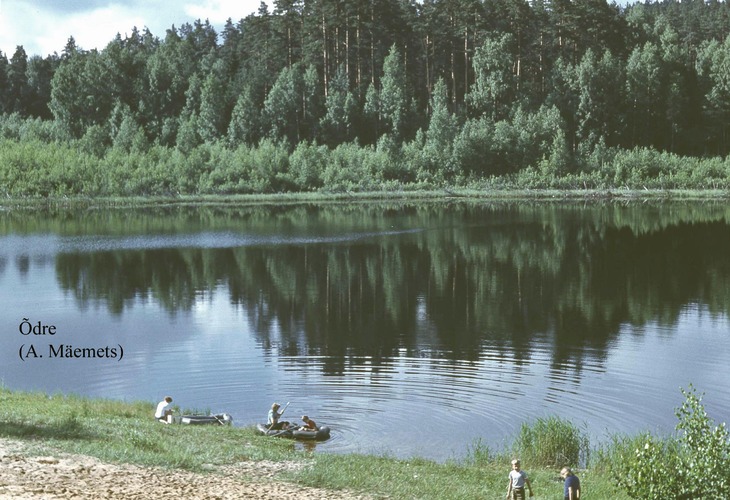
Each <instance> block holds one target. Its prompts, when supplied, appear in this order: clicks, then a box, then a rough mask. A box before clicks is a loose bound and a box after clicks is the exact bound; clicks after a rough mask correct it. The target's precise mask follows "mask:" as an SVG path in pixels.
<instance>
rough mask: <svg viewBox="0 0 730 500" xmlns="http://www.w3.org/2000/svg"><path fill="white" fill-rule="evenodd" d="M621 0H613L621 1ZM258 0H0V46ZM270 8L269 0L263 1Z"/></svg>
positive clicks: (247, 6) (234, 14) (102, 36)
mask: <svg viewBox="0 0 730 500" xmlns="http://www.w3.org/2000/svg"><path fill="white" fill-rule="evenodd" d="M626 2H627V0H619V2H618V3H619V4H626ZM260 3H261V1H260V0H123V1H120V0H0V51H2V52H3V53H4V54H5V55H6V56H7V57H8V58H10V57H12V55H13V54H14V53H15V49H16V46H18V45H22V46H23V48H24V49H25V52H26V53H27V54H28V56H32V55H40V56H42V57H45V56H47V55H49V54H53V53H54V52H58V53H59V54H60V53H61V52H62V51H63V48H64V46H65V45H66V41H67V40H68V38H69V36H71V35H73V37H74V38H75V39H76V45H77V46H79V47H81V48H82V49H86V50H90V49H93V48H98V49H103V48H104V47H105V46H106V45H107V43H109V42H110V41H111V40H112V39H113V38H114V36H115V35H116V34H117V33H120V34H121V35H122V36H124V35H125V34H128V33H130V32H131V30H132V28H133V27H135V26H136V27H137V28H139V29H140V30H141V29H143V28H144V27H147V28H149V30H150V31H151V32H152V34H153V35H155V36H158V37H160V38H164V36H165V30H167V29H168V28H169V27H170V26H172V25H173V24H174V25H175V26H177V27H179V26H180V25H181V24H183V23H186V22H190V23H191V22H193V21H195V20H196V19H208V20H209V21H210V23H211V24H212V25H213V26H214V27H215V28H216V31H217V32H218V33H220V32H221V28H222V27H223V24H224V23H225V21H226V19H228V18H229V17H230V18H231V19H233V20H234V22H235V21H238V20H239V19H241V18H244V17H246V16H247V15H249V14H251V13H253V12H256V11H257V10H258V8H259V5H260ZM266 3H267V4H268V5H269V9H270V10H272V6H273V1H272V0H267V1H266Z"/></svg>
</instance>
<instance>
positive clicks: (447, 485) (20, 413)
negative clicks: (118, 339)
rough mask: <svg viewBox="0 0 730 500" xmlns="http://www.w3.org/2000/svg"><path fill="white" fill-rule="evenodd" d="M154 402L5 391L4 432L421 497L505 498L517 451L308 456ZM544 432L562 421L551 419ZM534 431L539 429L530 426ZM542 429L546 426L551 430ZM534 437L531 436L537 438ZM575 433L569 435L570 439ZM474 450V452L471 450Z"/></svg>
mask: <svg viewBox="0 0 730 500" xmlns="http://www.w3.org/2000/svg"><path fill="white" fill-rule="evenodd" d="M153 410H154V408H153V405H152V404H151V403H148V402H133V403H125V402H120V401H113V400H100V399H87V398H81V397H76V396H69V395H52V396H49V395H46V394H42V393H25V392H13V391H8V390H6V389H2V390H0V437H2V438H10V439H16V440H22V441H23V442H25V443H26V444H27V445H28V447H29V448H28V449H29V450H30V452H31V453H38V454H45V453H49V452H52V451H55V450H60V451H64V452H69V453H78V454H85V455H90V456H94V457H97V458H99V459H101V460H104V461H109V462H122V463H133V464H138V465H148V466H161V467H169V468H182V469H187V470H192V471H198V472H201V473H206V472H205V471H206V470H207V469H208V466H207V464H214V465H223V464H229V463H233V462H238V461H258V460H271V461H285V460H286V461H301V462H303V463H305V464H306V465H307V467H305V468H304V469H303V471H302V472H297V473H286V474H283V475H282V477H281V480H285V481H293V482H297V483H299V484H305V485H310V486H318V487H323V488H329V489H348V490H355V491H363V492H368V493H371V494H375V495H377V496H384V497H385V496H387V497H392V498H413V499H416V498H418V499H464V498H489V499H492V498H495V499H496V498H503V497H504V493H505V491H506V477H507V473H508V472H509V459H510V457H511V454H509V453H507V452H504V451H501V452H497V453H492V452H491V451H490V450H489V449H488V447H487V446H485V445H483V444H481V443H480V442H479V441H475V445H474V446H473V447H472V448H471V449H470V450H468V453H466V454H467V458H465V459H464V460H462V461H459V462H449V463H445V464H441V463H436V462H432V461H429V460H423V459H412V460H396V459H392V458H388V457H378V456H364V455H354V454H353V455H331V454H325V453H314V454H308V453H306V452H303V451H296V450H295V449H294V446H293V443H292V442H291V441H288V440H274V439H270V438H265V437H262V436H257V435H256V434H255V432H254V430H253V428H239V427H221V426H179V425H161V424H159V423H157V422H155V421H154V420H153V419H152V418H151V415H152V413H153ZM543 424H545V425H546V426H547V427H546V429H547V430H545V429H543V431H544V432H547V433H550V432H552V431H551V430H550V429H555V428H556V427H560V422H558V425H557V426H555V425H553V423H551V422H550V421H545V422H543ZM528 429H531V430H535V429H537V430H540V424H539V423H538V425H537V427H529V428H528ZM543 431H541V432H543ZM528 434H529V432H528ZM525 439H528V436H525V433H524V432H523V434H521V435H520V436H518V437H517V439H516V446H518V447H520V446H521V447H526V448H523V449H522V450H520V449H518V450H516V451H515V453H523V454H522V455H521V457H522V459H523V467H524V468H525V470H527V471H528V472H529V473H530V477H531V478H532V483H533V486H534V488H535V491H536V494H537V495H538V497H537V498H555V499H558V498H562V483H560V482H559V481H558V471H559V465H557V464H556V465H551V466H542V467H539V466H536V465H534V463H531V462H530V461H531V460H535V461H537V460H538V458H537V456H535V458H532V459H531V456H532V455H531V453H533V452H534V447H535V446H537V447H540V448H544V447H545V444H544V443H536V442H526V441H525ZM528 440H529V439H528ZM568 440H569V439H568ZM465 451H466V450H465ZM580 477H581V481H582V482H583V485H584V486H583V487H584V489H585V491H586V494H587V493H588V492H590V497H591V498H593V499H602V498H605V499H622V498H628V497H627V496H625V495H623V494H622V493H621V492H619V491H617V490H616V489H615V486H614V485H613V484H612V482H611V480H610V478H609V476H608V474H607V473H605V472H601V471H600V470H591V469H589V470H582V471H581V472H580Z"/></svg>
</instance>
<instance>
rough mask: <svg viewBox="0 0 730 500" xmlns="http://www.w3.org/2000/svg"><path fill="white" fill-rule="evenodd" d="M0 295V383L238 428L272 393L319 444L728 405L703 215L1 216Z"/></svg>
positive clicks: (403, 208) (691, 207)
mask: <svg viewBox="0 0 730 500" xmlns="http://www.w3.org/2000/svg"><path fill="white" fill-rule="evenodd" d="M0 299H1V303H2V311H1V312H0V383H2V384H3V385H4V386H5V387H8V388H11V389H38V390H45V391H50V392H69V393H70V392H73V393H78V394H82V395H89V396H103V397H109V398H118V399H124V400H137V399H146V400H149V401H150V402H156V401H158V400H159V399H161V398H162V397H163V396H164V395H167V394H170V395H172V396H173V397H174V399H175V402H176V403H179V404H180V405H181V406H182V407H184V408H197V409H202V410H205V409H209V410H211V411H214V412H218V411H226V412H229V413H231V414H232V415H233V417H234V420H235V425H240V426H244V425H250V424H253V423H256V422H257V421H263V420H264V419H265V417H266V412H267V410H268V407H269V406H270V405H271V403H272V402H273V401H279V402H281V403H282V404H283V403H286V402H287V401H290V402H291V404H290V406H289V408H288V410H287V414H286V415H287V416H288V417H289V418H290V419H296V418H298V417H299V416H301V415H302V414H303V413H307V414H309V415H310V416H312V417H313V418H314V419H315V420H316V421H317V422H318V423H320V424H329V425H330V426H331V427H332V428H333V437H332V439H331V440H330V441H329V442H326V443H323V444H320V445H318V447H317V449H318V450H322V451H326V452H337V453H339V452H352V451H354V452H367V453H376V454H381V453H382V454H389V455H394V456H398V457H410V456H413V455H418V456H423V457H427V458H433V459H436V460H446V459H449V458H461V457H464V456H465V455H466V453H467V451H468V449H469V447H470V446H472V445H473V444H474V443H475V440H476V439H481V441H482V443H485V444H487V445H489V446H490V447H491V448H497V449H499V448H501V447H502V446H503V445H505V444H506V442H508V441H509V440H510V439H511V438H512V437H514V435H515V433H516V432H517V430H518V429H519V426H520V424H521V423H523V422H526V421H530V420H532V419H535V418H537V417H541V416H549V415H559V416H563V417H567V418H570V419H571V420H573V421H574V422H575V423H576V424H578V425H580V426H581V427H583V428H584V429H585V430H586V431H587V432H588V434H589V435H590V437H591V441H592V442H593V443H596V442H599V441H601V440H603V439H606V438H607V437H608V436H609V435H610V434H612V433H616V432H637V431H640V430H652V431H657V432H669V431H671V430H672V429H673V428H674V425H675V424H676V419H675V417H674V409H675V408H676V407H677V406H679V405H680V404H681V401H682V398H681V393H680V390H679V389H680V387H687V386H688V385H689V384H690V383H692V384H694V386H695V387H696V388H698V389H699V390H700V391H701V392H704V393H705V399H704V402H705V404H706V407H707V409H708V412H709V413H710V416H711V417H712V418H714V419H715V420H717V421H718V422H719V421H727V420H728V416H730V387H729V385H728V383H727V381H728V380H730V363H728V361H727V360H728V359H730V320H729V319H728V308H729V307H730V207H728V206H725V205H722V204H715V203H705V204H701V203H694V204H692V203H662V204H655V203H648V204H647V203H638V202H637V203H628V204H619V203H615V202H612V203H600V204H580V205H578V204H508V203H497V204H490V203H432V204H428V203H424V204H396V203H393V204H388V205H386V204H368V205H365V204H362V205H360V204H352V205H340V204H331V205H327V204H324V205H291V206H236V207H231V206H221V207H214V206H199V207H189V206H175V207H170V208H156V209H138V210H130V209H124V210H116V209H103V210H93V209H89V210H83V211H64V210H54V211H47V212H31V211H6V212H0ZM24 319H27V323H24ZM39 323H40V327H39ZM44 325H45V326H50V325H53V326H55V328H56V333H55V335H52V336H51V335H34V334H33V333H32V332H31V333H30V334H29V335H22V333H21V331H25V332H27V331H28V330H29V329H31V327H32V326H35V327H36V330H38V329H39V328H40V329H42V327H43V326H44ZM60 346H62V347H60ZM31 347H32V349H31ZM84 349H87V350H86V351H84ZM89 349H94V350H95V353H94V354H95V355H96V357H95V358H91V357H88V356H89V353H90V350H89ZM74 350H76V351H75V352H74ZM122 353H123V357H121V359H119V358H120V356H121V354H122ZM84 354H85V355H86V356H87V357H74V355H79V356H80V355H84ZM112 354H116V356H112ZM69 356H71V357H69ZM100 356H104V357H100ZM106 356H108V357H106Z"/></svg>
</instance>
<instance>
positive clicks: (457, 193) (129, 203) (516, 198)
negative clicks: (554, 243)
mask: <svg viewBox="0 0 730 500" xmlns="http://www.w3.org/2000/svg"><path fill="white" fill-rule="evenodd" d="M453 201H464V202H501V203H505V202H513V203H520V202H541V203H553V202H594V203H605V202H634V201H635V202H647V201H651V202H679V201H682V202H688V201H712V202H728V201H730V191H728V190H724V189H708V190H694V189H644V190H635V189H576V190H553V189H504V190H501V189H485V190H477V189H466V188H465V189H461V188H444V189H439V190H394V191H372V192H339V193H335V192H308V193H299V192H296V193H271V194H235V195H233V194H232V195H169V196H124V197H87V196H69V197H7V198H5V199H2V200H0V210H5V211H9V210H17V209H44V208H49V207H53V208H64V207H67V208H99V209H101V208H148V207H163V206H176V205H180V206H183V205H200V206H208V205H231V206H235V205H266V204H274V203H275V204H277V205H281V204H292V205H296V204H307V203H314V204H328V203H355V202H358V203H386V202H387V203H393V202H404V203H406V202H409V203H413V202H453Z"/></svg>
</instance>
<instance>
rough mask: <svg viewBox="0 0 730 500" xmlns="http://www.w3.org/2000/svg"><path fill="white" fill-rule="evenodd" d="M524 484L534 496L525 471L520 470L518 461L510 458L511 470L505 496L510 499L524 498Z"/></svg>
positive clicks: (520, 499) (521, 499)
mask: <svg viewBox="0 0 730 500" xmlns="http://www.w3.org/2000/svg"><path fill="white" fill-rule="evenodd" d="M525 486H527V488H528V489H529V490H530V496H534V493H533V492H532V485H531V484H530V480H529V479H527V473H526V472H525V471H523V470H520V461H519V460H517V459H514V460H512V470H511V471H510V473H509V484H508V485H507V498H508V499H510V500H525Z"/></svg>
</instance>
